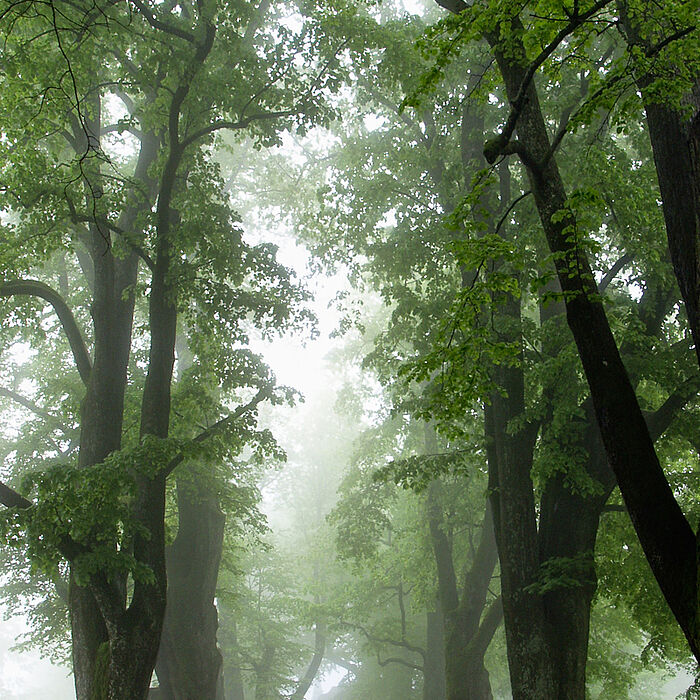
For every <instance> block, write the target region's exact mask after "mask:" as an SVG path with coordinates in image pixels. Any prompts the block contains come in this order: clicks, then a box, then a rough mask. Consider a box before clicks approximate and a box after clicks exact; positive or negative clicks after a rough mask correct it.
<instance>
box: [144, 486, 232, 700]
mask: <svg viewBox="0 0 700 700" xmlns="http://www.w3.org/2000/svg"><path fill="white" fill-rule="evenodd" d="M177 501H178V517H179V529H178V534H177V537H176V538H175V541H174V542H173V544H172V546H171V547H170V548H169V550H168V553H167V557H166V558H167V572H168V597H167V605H166V612H165V621H164V625H163V633H162V636H161V642H160V651H159V653H158V661H157V663H156V673H157V674H158V683H159V685H160V688H161V694H162V698H163V700H217V693H218V689H219V686H220V684H221V674H222V670H221V666H222V658H221V653H220V652H219V649H218V647H217V644H216V631H217V629H218V626H219V624H218V614H217V610H216V607H215V606H214V597H215V595H216V581H217V578H218V574H219V563H220V561H221V552H222V548H223V541H224V523H225V517H224V514H223V513H222V512H221V509H220V508H219V503H218V499H217V498H216V496H215V495H213V494H211V493H208V492H207V491H206V490H204V489H201V488H198V487H197V486H196V485H195V484H191V483H185V482H183V481H182V480H179V481H178V484H177Z"/></svg>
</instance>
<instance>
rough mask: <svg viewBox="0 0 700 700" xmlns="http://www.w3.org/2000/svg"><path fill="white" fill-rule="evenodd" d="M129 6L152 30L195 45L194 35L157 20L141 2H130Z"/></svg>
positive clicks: (139, 0)
mask: <svg viewBox="0 0 700 700" xmlns="http://www.w3.org/2000/svg"><path fill="white" fill-rule="evenodd" d="M131 4H132V5H133V6H134V7H135V8H136V9H137V10H138V12H139V14H140V15H141V16H142V17H143V18H144V19H145V20H146V22H148V23H149V24H150V25H151V26H152V27H153V29H159V30H160V31H163V32H165V33H166V34H172V35H173V36H178V37H180V38H181V39H185V40H186V41H189V42H190V43H191V44H194V43H195V37H194V34H191V33H190V32H187V31H185V30H184V29H180V28H179V27H176V26H175V25H173V24H169V23H168V22H163V21H161V20H159V19H158V18H157V17H156V16H155V15H154V14H153V13H152V12H151V11H150V10H149V9H148V6H147V5H146V3H145V2H141V0H131Z"/></svg>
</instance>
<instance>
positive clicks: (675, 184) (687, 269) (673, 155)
mask: <svg viewBox="0 0 700 700" xmlns="http://www.w3.org/2000/svg"><path fill="white" fill-rule="evenodd" d="M618 7H619V10H620V26H621V27H622V31H623V33H624V34H625V37H626V39H627V41H628V43H629V44H630V45H631V46H633V47H635V48H638V49H640V50H641V51H642V52H644V53H645V54H647V55H650V54H651V52H653V51H654V48H653V46H652V40H651V39H648V38H647V37H644V36H643V35H642V33H641V29H640V27H639V26H638V25H637V24H636V22H635V20H634V19H633V18H632V17H630V15H629V14H628V12H627V3H626V2H619V3H618ZM659 77H660V76H658V75H656V74H654V73H646V74H641V75H638V76H637V85H638V86H639V88H640V90H641V91H642V97H643V99H644V110H645V112H646V120H647V128H648V130H649V139H650V141H651V148H652V152H653V154H654V163H655V165H656V173H657V176H658V181H659V189H660V191H661V200H662V207H663V212H664V221H665V223H666V236H667V238H668V249H669V253H670V255H671V262H672V263H673V270H674V272H675V274H676V279H677V280H678V286H679V287H680V290H681V295H682V297H683V301H684V302H685V309H686V313H687V316H688V325H689V326H690V332H691V334H692V336H693V341H694V343H695V352H696V355H697V357H698V362H699V363H700V76H697V80H696V82H695V85H694V86H693V88H692V89H691V90H689V91H688V94H687V95H686V96H685V100H684V102H685V104H684V110H685V111H682V110H681V109H679V108H677V107H675V106H673V105H669V104H664V103H662V102H661V101H659V100H658V98H657V99H656V100H654V99H652V98H650V97H649V93H648V92H647V90H646V88H648V87H649V86H650V85H651V84H652V83H654V82H655V81H657V80H658V79H659Z"/></svg>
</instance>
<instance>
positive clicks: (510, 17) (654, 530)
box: [440, 2, 698, 697]
mask: <svg viewBox="0 0 700 700" xmlns="http://www.w3.org/2000/svg"><path fill="white" fill-rule="evenodd" d="M440 4H442V5H443V7H445V8H446V9H448V10H450V11H452V12H455V13H460V14H459V17H460V18H462V19H463V20H464V21H465V22H466V23H468V24H469V23H471V21H472V17H473V15H471V14H470V12H469V8H468V7H467V5H466V4H464V3H459V2H454V3H453V2H444V3H440ZM607 4H608V3H605V2H601V3H596V4H591V5H590V6H588V7H586V8H585V9H584V8H579V7H578V6H577V7H575V8H574V11H573V13H571V15H570V16H565V17H563V18H561V19H559V20H555V21H554V22H553V24H551V25H550V26H549V30H548V31H547V32H546V33H545V34H544V38H543V39H542V40H541V43H540V44H539V46H538V47H537V49H536V53H535V52H534V51H528V49H527V48H526V46H525V45H524V43H523V34H524V25H523V16H521V15H520V14H519V13H518V12H506V13H505V15H504V16H503V17H501V18H496V16H495V15H493V16H491V17H489V19H488V20H486V21H485V22H484V23H483V24H480V27H479V29H478V30H477V32H476V33H475V34H474V36H475V37H476V36H478V37H483V38H485V39H486V40H487V42H488V43H489V45H490V46H491V50H492V52H493V56H494V58H495V60H496V62H497V63H498V66H499V70H500V73H501V76H502V78H503V81H504V84H505V87H506V91H507V96H508V101H509V104H510V115H509V118H508V120H507V121H506V125H505V127H504V128H503V129H502V130H501V131H500V133H499V134H498V135H497V136H496V137H495V138H494V139H491V140H489V141H487V143H486V145H485V149H484V153H485V156H486V158H487V160H488V161H489V162H491V163H493V162H495V161H496V159H497V158H499V157H501V156H507V155H511V154H517V155H518V156H519V158H520V160H521V162H522V163H523V165H524V166H525V168H526V170H527V173H528V178H529V181H530V186H531V189H532V192H533V195H534V199H535V202H536V205H537V209H538V212H539V215H540V220H541V223H542V227H543V229H544V232H545V235H546V238H547V241H548V245H549V248H550V250H551V252H552V254H553V257H554V263H555V266H556V270H557V276H558V279H559V283H560V285H561V290H562V295H563V299H564V301H565V304H566V309H567V321H568V324H569V327H570V328H571V331H572V333H573V336H574V339H575V341H576V344H577V347H578V352H579V355H580V357H581V361H582V363H583V367H584V371H585V374H586V378H587V381H588V384H589V386H590V390H591V395H592V399H593V404H594V406H595V413H596V418H597V422H598V425H599V427H600V430H601V436H602V440H603V443H604V444H605V450H606V454H607V458H608V461H609V463H610V466H611V467H612V469H613V471H614V473H615V476H616V478H617V482H618V484H619V486H620V489H621V491H622V494H623V497H624V499H625V502H626V505H627V508H628V511H629V513H630V516H631V518H632V521H633V523H634V524H635V529H636V530H637V533H638V535H639V538H640V541H641V542H642V546H643V547H644V549H645V551H646V553H647V557H648V559H649V561H650V564H651V565H652V568H653V570H654V573H655V575H656V577H657V580H658V581H659V584H660V586H661V589H662V591H663V592H664V595H665V597H666V599H667V601H668V602H669V605H670V606H671V609H672V610H673V611H674V614H675V615H676V618H677V619H678V621H679V623H680V625H681V627H682V628H683V630H684V633H685V634H686V637H687V638H688V641H689V643H690V646H691V650H693V652H694V654H696V656H697V653H698V652H697V641H696V636H697V635H696V632H695V623H694V619H695V612H694V611H695V608H696V602H695V593H694V591H695V589H696V584H695V579H696V564H695V554H694V553H693V552H694V545H693V541H694V539H695V538H694V535H693V533H692V531H691V529H690V526H689V525H688V523H687V520H686V519H685V516H684V515H683V513H682V511H681V510H680V508H679V506H678V503H677V502H676V500H675V499H674V496H673V493H672V491H671V489H670V487H669V485H668V481H667V480H666V478H665V476H664V473H663V470H662V469H661V466H660V464H659V460H658V457H657V455H656V453H655V451H654V447H653V441H652V439H651V437H650V432H649V429H648V427H647V425H646V423H645V420H644V417H643V415H642V412H641V409H640V408H639V403H638V401H637V398H636V396H635V392H634V390H633V387H632V384H631V383H630V380H629V378H628V375H627V372H626V370H625V367H624V365H623V363H622V360H621V359H620V353H619V351H618V347H617V344H616V341H615V338H614V337H613V334H612V332H611V330H610V325H609V323H608V319H607V317H606V314H605V310H604V308H603V305H602V303H601V301H600V297H599V295H598V293H597V289H596V284H595V278H594V275H593V272H592V270H591V267H590V264H589V262H588V257H587V253H586V251H585V248H584V246H583V245H581V241H582V240H584V239H583V236H584V235H585V234H583V232H582V231H581V229H580V226H579V224H578V222H577V220H576V216H575V214H574V212H573V211H572V207H571V203H570V199H569V198H568V196H567V193H566V189H565V187H564V184H563V180H562V177H561V174H560V171H559V167H558V162H557V157H556V154H555V151H556V148H557V146H558V145H559V142H560V141H561V139H562V138H563V136H564V134H565V132H566V129H565V128H564V129H563V130H561V131H560V132H559V133H560V135H557V136H556V137H555V138H554V139H553V140H552V139H550V137H549V135H548V133H547V129H546V125H545V120H544V117H543V114H542V110H541V107H540V102H539V96H538V90H537V87H536V85H535V83H534V80H533V79H534V77H535V74H536V73H537V71H538V69H539V68H540V67H541V66H542V65H543V64H544V63H545V61H547V59H548V58H549V57H550V56H551V55H552V53H553V52H554V51H555V50H556V49H557V48H558V47H559V46H560V45H561V44H562V42H564V41H565V40H567V41H569V37H572V36H573V37H576V36H577V35H576V32H577V30H578V29H579V28H580V27H582V26H584V25H585V23H587V22H588V21H589V20H590V19H591V18H592V17H595V16H601V14H602V13H605V11H606V10H605V7H606V5H607ZM496 5H497V3H493V4H491V5H490V6H489V9H490V10H496ZM480 22H481V20H480ZM555 29H556V31H554V30H555ZM689 31H690V30H689ZM665 39H669V41H665ZM670 41H672V39H671V37H662V39H661V40H660V43H659V45H658V50H659V51H661V50H663V48H664V46H665V45H666V44H667V43H669V42H670ZM533 54H534V57H533V58H531V56H533ZM617 80H618V81H619V80H620V78H617ZM515 133H517V136H518V138H517V141H516V140H515V139H514V138H513V136H514V134H515ZM652 494H653V496H652ZM546 684H547V682H546V681H544V686H543V687H542V689H541V691H540V692H539V696H540V697H544V696H546V694H547V692H549V691H548V690H547V689H546ZM527 685H530V687H529V688H527V687H526V686H527ZM523 692H525V693H528V692H533V688H532V686H531V684H529V683H528V682H527V681H526V680H524V681H523ZM542 693H544V695H543V694H542Z"/></svg>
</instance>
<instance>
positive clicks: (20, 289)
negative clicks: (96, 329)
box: [0, 280, 92, 385]
mask: <svg viewBox="0 0 700 700" xmlns="http://www.w3.org/2000/svg"><path fill="white" fill-rule="evenodd" d="M0 296H3V297H11V296H35V297H40V298H41V299H44V300H45V301H48V302H49V304H51V306H53V308H54V311H55V312H56V315H57V316H58V319H59V321H60V322H61V325H62V326H63V330H64V331H65V333H66V337H67V338H68V343H69V345H70V348H71V350H72V352H73V358H74V359H75V364H76V367H77V368H78V372H79V373H80V378H81V379H82V380H83V384H85V385H87V383H88V382H89V380H90V372H91V371H92V361H91V360H90V355H89V353H88V351H87V347H86V346H85V341H84V340H83V336H82V333H81V332H80V328H79V327H78V324H77V322H76V320H75V317H74V316H73V312H72V311H71V310H70V308H69V307H68V304H66V302H65V301H64V300H63V298H62V297H61V295H60V294H59V293H58V292H56V291H55V290H54V289H52V288H51V287H49V286H48V285H47V284H44V283H43V282H39V281H38V280H12V281H10V282H3V283H0Z"/></svg>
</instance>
